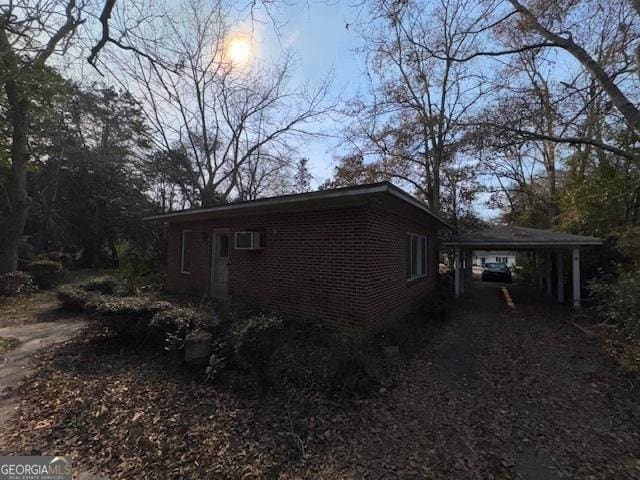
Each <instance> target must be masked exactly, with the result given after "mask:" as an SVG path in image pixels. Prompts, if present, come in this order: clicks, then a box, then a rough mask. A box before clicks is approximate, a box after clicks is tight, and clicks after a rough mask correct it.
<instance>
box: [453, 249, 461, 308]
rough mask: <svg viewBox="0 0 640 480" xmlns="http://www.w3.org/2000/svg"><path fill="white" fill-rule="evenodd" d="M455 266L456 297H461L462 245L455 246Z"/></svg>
mask: <svg viewBox="0 0 640 480" xmlns="http://www.w3.org/2000/svg"><path fill="white" fill-rule="evenodd" d="M453 268H454V270H455V277H454V282H455V291H456V298H460V278H461V275H460V247H456V248H455V252H454V254H453Z"/></svg>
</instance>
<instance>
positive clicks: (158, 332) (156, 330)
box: [149, 307, 215, 350]
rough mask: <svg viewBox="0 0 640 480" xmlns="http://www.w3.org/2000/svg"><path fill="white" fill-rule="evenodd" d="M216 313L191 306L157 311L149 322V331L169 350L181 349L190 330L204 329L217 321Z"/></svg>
mask: <svg viewBox="0 0 640 480" xmlns="http://www.w3.org/2000/svg"><path fill="white" fill-rule="evenodd" d="M212 317H215V314H213V313H211V314H206V313H205V312H204V311H202V310H197V309H195V308H191V307H171V308H168V309H166V310H160V311H158V312H156V313H155V314H154V315H153V317H152V318H151V321H150V322H149V331H150V333H151V334H152V335H154V337H155V338H156V339H158V341H160V342H161V343H162V344H164V346H165V348H166V349H167V350H179V349H181V348H182V347H183V346H184V339H185V337H186V336H187V334H188V333H189V332H192V331H196V330H204V329H205V328H207V327H208V326H210V325H212V324H214V323H215V320H212Z"/></svg>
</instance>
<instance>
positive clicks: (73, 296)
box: [56, 285, 91, 312]
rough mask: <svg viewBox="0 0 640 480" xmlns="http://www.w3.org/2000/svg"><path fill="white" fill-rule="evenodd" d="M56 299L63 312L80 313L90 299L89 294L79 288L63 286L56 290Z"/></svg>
mask: <svg viewBox="0 0 640 480" xmlns="http://www.w3.org/2000/svg"><path fill="white" fill-rule="evenodd" d="M56 297H57V298H58V301H59V302H60V308H62V309H63V310H69V311H72V312H81V311H82V310H83V309H84V308H85V306H86V304H87V302H88V301H89V300H90V299H91V294H90V293H89V292H87V291H85V290H83V289H82V288H79V287H75V286H72V285H63V286H62V287H59V288H58V289H57V290H56Z"/></svg>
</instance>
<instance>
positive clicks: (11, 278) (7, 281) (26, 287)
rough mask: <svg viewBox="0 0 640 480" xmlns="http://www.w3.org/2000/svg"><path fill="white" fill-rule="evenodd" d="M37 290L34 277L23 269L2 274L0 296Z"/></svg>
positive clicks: (0, 277) (0, 276)
mask: <svg viewBox="0 0 640 480" xmlns="http://www.w3.org/2000/svg"><path fill="white" fill-rule="evenodd" d="M34 290H36V286H35V285H34V283H33V277H32V276H31V275H30V274H28V273H26V272H21V271H16V272H11V273H5V274H2V275H0V296H11V295H17V294H19V293H29V292H33V291H34Z"/></svg>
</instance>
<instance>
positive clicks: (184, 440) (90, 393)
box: [0, 285, 640, 480]
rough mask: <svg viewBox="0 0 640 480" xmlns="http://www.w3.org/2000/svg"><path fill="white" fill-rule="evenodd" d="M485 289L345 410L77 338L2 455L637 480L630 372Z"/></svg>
mask: <svg viewBox="0 0 640 480" xmlns="http://www.w3.org/2000/svg"><path fill="white" fill-rule="evenodd" d="M494 287H497V285H494V286H493V287H492V286H484V287H481V288H479V289H475V290H472V292H471V295H472V296H471V297H470V298H467V299H466V300H464V301H463V302H461V303H460V304H459V305H458V306H457V307H456V309H455V315H454V318H453V319H452V320H451V321H449V322H446V323H444V324H442V325H441V326H440V327H439V328H437V329H436V332H435V333H434V334H433V335H431V336H429V337H428V338H426V339H425V341H424V344H423V345H421V347H420V348H419V350H418V351H417V353H416V354H415V355H413V356H409V357H402V356H401V357H398V358H397V359H396V360H395V362H396V363H395V364H394V365H391V366H390V367H389V372H388V374H389V380H390V381H389V382H388V383H386V384H385V386H384V388H382V389H380V391H379V393H377V394H376V395H374V396H373V397H372V398H369V399H365V400H360V401H356V402H350V403H349V402H347V403H336V402H333V401H329V400H326V399H323V398H321V397H318V396H309V397H304V396H296V395H291V394H287V395H286V396H283V395H282V394H277V393H270V394H268V395H264V394H263V393H262V394H260V395H256V396H255V397H246V396H239V395H236V394H234V393H232V392H230V391H227V390H225V389H223V388H220V387H218V386H215V385H208V384H206V383H205V382H202V381H201V380H198V379H197V378H195V377H194V376H185V373H184V370H181V369H180V368H179V367H177V366H176V365H174V364H172V363H170V362H169V361H168V360H165V359H164V358H165V357H162V356H151V355H150V354H149V352H146V351H140V352H136V351H133V352H129V351H127V352H126V355H125V354H124V353H125V352H123V347H121V346H117V345H112V344H106V343H104V342H101V341H100V340H99V339H98V340H94V339H91V338H87V336H86V335H84V337H83V338H82V340H78V341H75V340H72V341H70V342H66V343H65V344H64V345H63V346H61V347H55V350H51V352H50V353H48V354H47V355H46V356H44V357H43V359H42V362H41V364H40V366H39V368H40V370H39V372H46V373H47V374H48V375H54V376H55V378H56V379H57V382H49V383H47V382H42V381H40V382H39V388H40V391H39V392H38V393H37V394H34V393H33V392H31V391H30V390H29V389H23V390H22V391H23V395H24V398H23V401H22V403H21V406H20V410H19V415H18V418H19V422H17V423H15V424H13V425H12V428H11V431H10V432H8V433H7V435H6V437H5V438H4V439H0V451H4V452H7V453H24V452H29V451H30V450H31V449H34V448H35V449H38V450H41V451H60V452H64V453H67V454H72V455H73V457H74V461H76V460H77V463H76V464H77V465H79V466H81V467H84V468H99V469H101V470H102V471H104V472H105V473H107V474H109V476H111V477H112V478H114V479H116V478H118V479H120V478H122V479H124V478H221V479H232V478H247V479H250V478H273V479H293V478H298V479H300V478H304V479H307V478H308V479H312V478H313V479H332V480H333V479H365V478H366V479H386V478H401V479H423V478H427V479H434V480H435V479H438V480H440V479H449V478H450V479H456V480H459V479H526V480H536V479H545V480H546V479H566V478H572V479H611V480H614V479H615V480H620V479H637V478H640V460H639V459H640V436H639V432H640V395H639V394H638V392H639V391H640V384H639V382H638V376H637V374H634V373H630V372H627V371H625V370H623V369H622V368H620V367H619V366H618V365H616V364H615V363H614V361H613V360H612V359H611V358H610V357H609V356H608V355H607V354H606V353H604V352H603V350H602V349H601V346H600V344H599V343H598V341H597V340H595V339H593V338H591V337H589V336H587V335H585V334H584V333H583V332H582V331H580V330H579V329H577V328H576V327H575V326H573V325H571V324H569V323H568V322H567V321H566V320H567V318H568V311H567V310H566V309H564V308H562V307H557V306H555V305H553V304H542V305H541V304H539V303H533V302H531V301H527V299H529V300H531V298H532V297H531V295H532V293H531V291H529V290H526V289H520V288H518V287H511V288H510V290H512V297H513V300H514V302H515V309H511V308H508V307H507V306H506V305H505V303H504V301H503V299H502V292H501V290H500V288H494ZM96 392H98V393H97V394H96ZM3 440H4V441H3Z"/></svg>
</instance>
